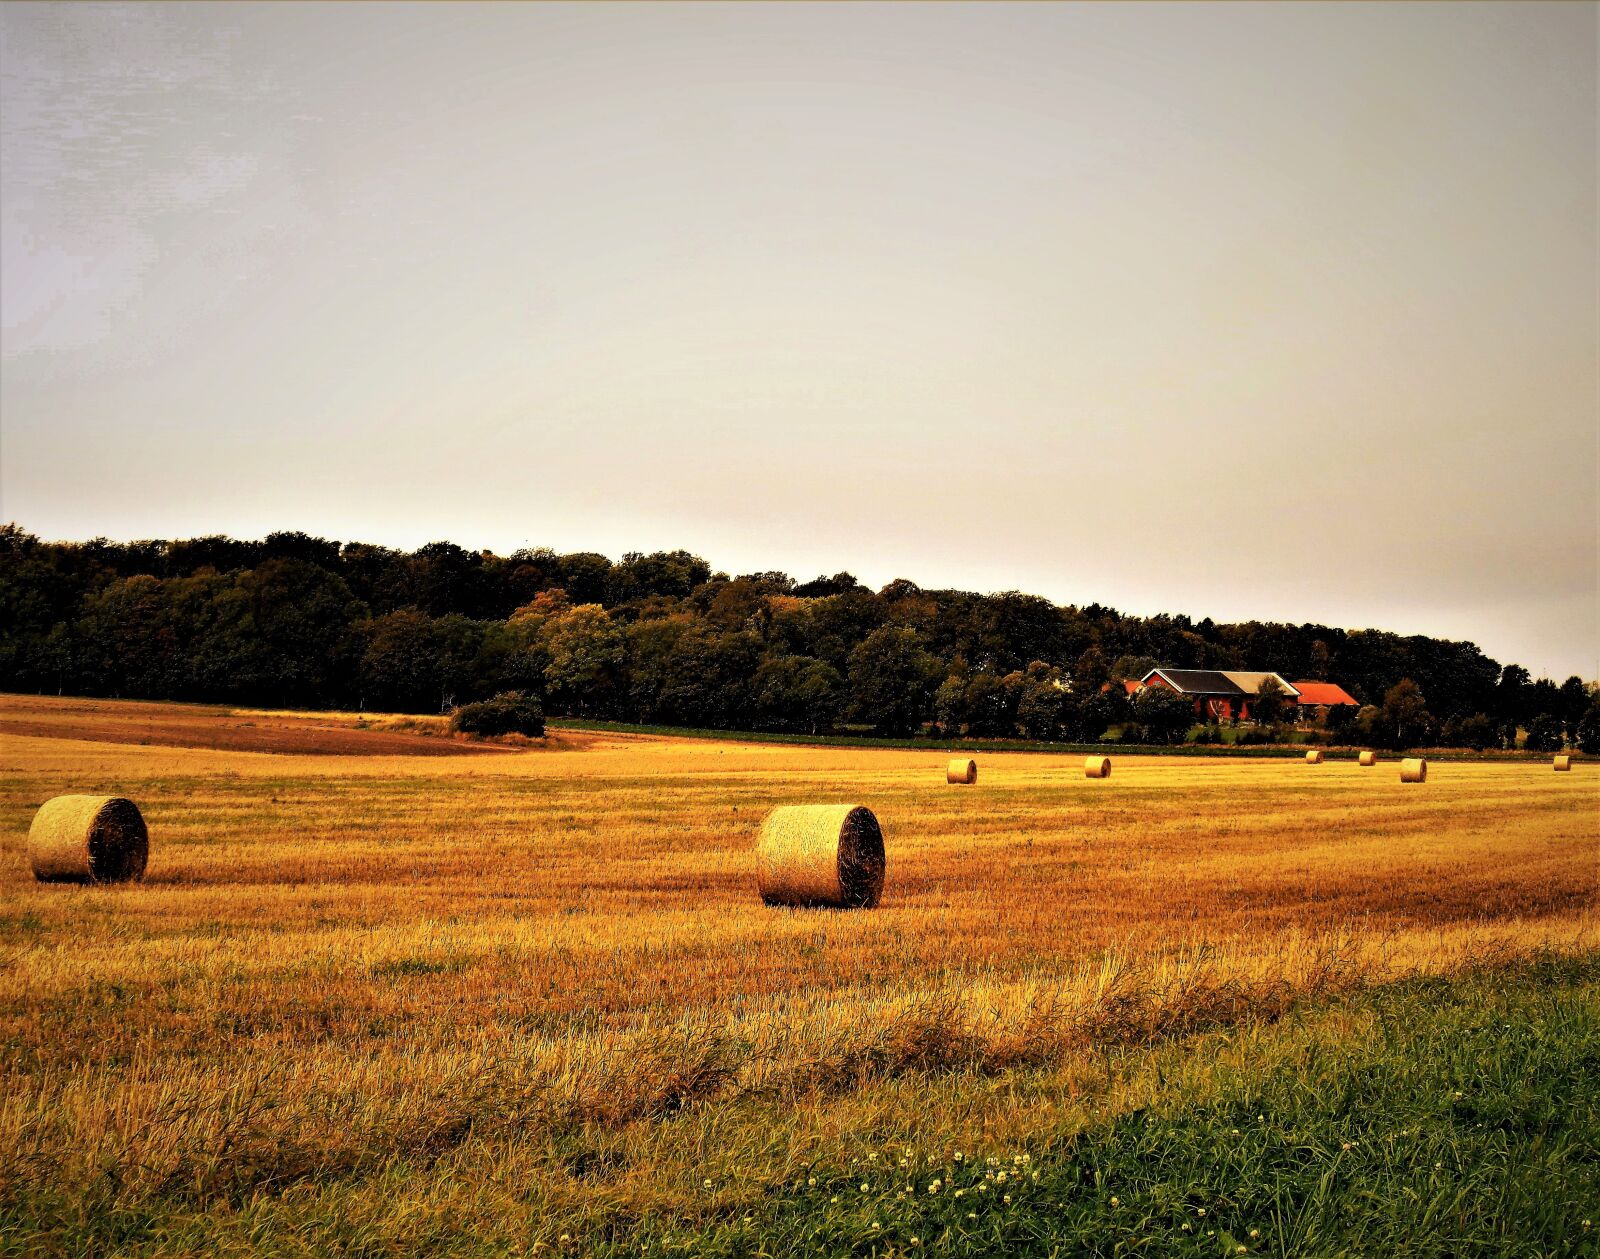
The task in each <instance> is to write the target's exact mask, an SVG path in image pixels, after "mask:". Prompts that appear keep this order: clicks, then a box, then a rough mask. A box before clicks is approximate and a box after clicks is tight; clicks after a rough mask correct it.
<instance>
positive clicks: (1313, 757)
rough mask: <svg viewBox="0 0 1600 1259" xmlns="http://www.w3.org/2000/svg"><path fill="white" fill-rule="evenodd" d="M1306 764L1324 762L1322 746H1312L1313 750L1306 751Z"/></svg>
mask: <svg viewBox="0 0 1600 1259" xmlns="http://www.w3.org/2000/svg"><path fill="white" fill-rule="evenodd" d="M1306 764H1307V765H1321V764H1322V749H1321V748H1312V749H1311V751H1309V752H1307V753H1306Z"/></svg>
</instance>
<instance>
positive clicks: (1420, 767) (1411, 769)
mask: <svg viewBox="0 0 1600 1259" xmlns="http://www.w3.org/2000/svg"><path fill="white" fill-rule="evenodd" d="M1400 781H1401V782H1403V783H1425V782H1427V781H1428V762H1427V761H1425V760H1423V759H1422V758H1421V757H1420V756H1418V757H1407V758H1406V759H1405V760H1403V761H1401V762H1400Z"/></svg>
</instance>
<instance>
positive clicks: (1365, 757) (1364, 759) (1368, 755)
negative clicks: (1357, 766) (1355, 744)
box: [1356, 752, 1378, 765]
mask: <svg viewBox="0 0 1600 1259" xmlns="http://www.w3.org/2000/svg"><path fill="white" fill-rule="evenodd" d="M1356 759H1357V760H1358V761H1360V762H1361V763H1362V764H1363V765H1376V764H1377V763H1378V754H1377V753H1376V752H1363V753H1362V754H1361V755H1360V756H1358V757H1357V758H1356Z"/></svg>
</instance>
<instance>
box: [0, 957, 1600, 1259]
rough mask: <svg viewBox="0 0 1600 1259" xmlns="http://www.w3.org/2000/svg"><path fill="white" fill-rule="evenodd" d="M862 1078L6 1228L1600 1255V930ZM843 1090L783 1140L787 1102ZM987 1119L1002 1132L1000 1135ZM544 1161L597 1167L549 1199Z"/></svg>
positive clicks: (516, 1248) (775, 1250) (962, 1252)
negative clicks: (1275, 1011)
mask: <svg viewBox="0 0 1600 1259" xmlns="http://www.w3.org/2000/svg"><path fill="white" fill-rule="evenodd" d="M875 1087H876V1088H877V1089H878V1090H879V1091H880V1092H879V1096H878V1099H877V1101H876V1103H873V1104H867V1105H863V1106H856V1105H854V1104H853V1103H852V1101H851V1099H850V1097H848V1096H840V1097H835V1098H834V1099H833V1100H832V1101H830V1100H829V1099H828V1098H827V1097H822V1098H819V1099H818V1101H817V1103H816V1104H815V1105H809V1104H802V1105H801V1106H799V1107H796V1106H794V1105H792V1104H789V1103H784V1102H779V1101H773V1100H770V1099H764V1098H761V1097H746V1098H742V1099H737V1100H731V1101H728V1102H723V1103H706V1104H703V1105H694V1106H689V1107H686V1108H685V1109H684V1110H683V1111H682V1112H680V1113H678V1114H677V1115H674V1116H669V1117H658V1118H654V1119H648V1120H641V1121H639V1122H638V1123H637V1124H635V1125H631V1128H632V1136H630V1135H629V1131H628V1130H621V1129H619V1130H615V1131H613V1130H611V1129H609V1128H604V1127H600V1128H596V1127H591V1126H588V1125H579V1126H577V1127H575V1128H572V1129H570V1130H567V1131H557V1132H546V1133H541V1132H540V1131H538V1130H537V1129H533V1128H530V1129H528V1130H527V1131H526V1132H524V1133H522V1134H520V1135H519V1134H502V1135H499V1136H492V1137H486V1138H485V1139H483V1140H481V1141H480V1140H478V1139H476V1138H473V1139H469V1140H467V1141H466V1142H465V1143H463V1144H461V1145H460V1146H459V1147H457V1148H455V1149H454V1151H453V1152H450V1153H445V1154H443V1155H441V1156H440V1157H439V1158H438V1159H437V1160H435V1159H433V1158H430V1157H426V1156H422V1155H416V1154H413V1155H406V1156H401V1157H398V1158H395V1159H393V1160H388V1161H385V1162H384V1164H383V1166H382V1167H381V1168H379V1169H375V1170H373V1171H370V1172H358V1171H354V1170H352V1171H350V1172H346V1173H334V1174H328V1175H323V1176H318V1177H316V1178H315V1179H311V1180H304V1181H295V1180H289V1181H285V1182H283V1183H280V1184H276V1185H271V1186H269V1185H265V1184H259V1185H257V1186H256V1187H255V1188H253V1189H250V1190H247V1191H245V1192H244V1193H242V1194H241V1195H239V1196H232V1195H224V1196H221V1197H217V1196H206V1197H204V1198H199V1199H197V1198H196V1197H195V1195H194V1194H193V1193H192V1192H190V1191H189V1190H188V1189H186V1187H185V1186H183V1185H181V1184H176V1185H174V1186H172V1187H171V1189H170V1190H168V1191H163V1192H158V1193H157V1194H156V1195H154V1196H153V1197H146V1198H143V1199H142V1200H139V1201H137V1202H133V1203H129V1204H128V1205H126V1206H123V1207H117V1206H113V1205H110V1204H108V1203H99V1202H96V1201H93V1200H89V1199H85V1198H84V1197H82V1196H81V1193H82V1189H83V1187H82V1186H80V1185H74V1184H62V1185H61V1186H59V1189H58V1191H57V1192H56V1193H53V1194H50V1195H47V1196H45V1197H43V1198H39V1197H35V1198H32V1199H31V1200H30V1198H29V1197H26V1196H23V1197H9V1198H6V1197H0V1255H6V1256H9V1255H29V1256H35V1255H41V1256H42V1255H63V1256H78V1255H113V1254H115V1255H122V1254H127V1255H134V1254H138V1255H151V1256H155V1255H161V1256H172V1255H191V1254H207V1255H211V1254H227V1255H252V1256H254V1255H284V1256H289V1255H294V1256H310V1255H317V1256H321V1255H351V1256H354V1255H362V1256H368V1255H370V1256H377V1255H384V1256H390V1255H418V1254H426V1255H438V1256H474V1257H478V1256H482V1257H485V1259H487V1257H489V1256H502V1255H549V1256H563V1257H565V1256H577V1255H584V1256H601V1257H604V1259H613V1257H620V1256H623V1255H630V1256H638V1255H679V1256H686V1255H692V1256H710V1257H725V1259H732V1257H734V1256H739V1257H750V1259H761V1257H769V1256H770V1257H771V1259H778V1257H780V1256H781V1257H784V1259H787V1257H790V1256H793V1257H796V1259H799V1257H804V1256H819V1257H820V1256H862V1257H867V1256H871V1257H881V1259H888V1257H889V1256H917V1257H919V1259H920V1257H921V1256H924V1255H928V1256H932V1255H939V1256H951V1257H966V1256H972V1257H976V1256H1012V1255H1015V1256H1062V1257H1065V1256H1079V1255H1091V1256H1113V1255H1115V1256H1166V1255H1173V1256H1204V1257H1209V1256H1219V1257H1220V1256H1225V1255H1238V1254H1241V1253H1243V1254H1250V1255H1273V1256H1319V1257H1320V1256H1371V1257H1373V1259H1377V1257H1380V1256H1381V1257H1384V1259H1387V1257H1389V1256H1404V1257H1410V1256H1436V1257H1438V1259H1445V1257H1447V1256H1448V1257H1450V1259H1457V1257H1460V1259H1475V1257H1479V1256H1481V1257H1483V1259H1489V1257H1490V1256H1495V1257H1499V1256H1512V1257H1517V1256H1526V1257H1527V1259H1534V1257H1536V1256H1537V1257H1538V1259H1549V1257H1552V1256H1597V1255H1600V1245H1597V1241H1596V1237H1597V1233H1600V1228H1597V1227H1596V1226H1600V954H1591V955H1588V956H1586V957H1580V958H1576V959H1565V960H1563V959H1558V958H1550V959H1547V960H1544V961H1540V962H1537V963H1531V964H1522V965H1518V966H1515V967H1508V968H1500V969H1490V970H1485V971H1482V972H1479V973H1475V974H1471V975H1467V976H1463V977H1459V978H1456V979H1454V980H1443V979H1440V980H1426V981H1422V980H1419V981H1412V982H1407V983H1403V984H1398V985H1394V986H1391V987H1388V988H1381V989H1374V990H1368V991H1366V992H1362V993H1358V994H1356V995H1354V996H1351V997H1349V998H1346V999H1344V1000H1340V1001H1333V1002H1327V1003H1322V1004H1318V1005H1314V1006H1308V1007H1305V1008H1301V1009H1298V1010H1295V1011H1293V1012H1291V1013H1290V1014H1289V1015H1288V1016H1286V1017H1285V1018H1283V1019H1282V1020H1280V1021H1278V1022H1276V1023H1262V1022H1255V1021H1252V1022H1246V1023H1243V1024H1240V1025H1238V1026H1234V1027H1229V1028H1223V1029H1219V1030H1216V1031H1212V1032H1207V1033H1204V1034H1201V1035H1197V1036H1194V1037H1190V1038H1187V1039H1181V1040H1174V1041H1168V1042H1165V1043H1162V1044H1158V1045H1155V1046H1148V1047H1143V1048H1126V1049H1120V1050H1106V1051H1104V1052H1103V1053H1098V1054H1092V1055H1088V1056H1087V1057H1086V1058H1085V1059H1084V1060H1083V1061H1081V1062H1075V1063H1070V1064H1062V1065H1061V1066H1059V1067H1040V1068H1036V1069H1029V1070H1018V1071H1012V1072H1006V1073H1004V1074H1003V1075H1001V1076H999V1077H995V1076H986V1075H983V1074H981V1073H975V1072H970V1071H954V1072H930V1073H922V1074H919V1073H912V1074H911V1075H909V1076H906V1077H902V1078H899V1079H895V1080H889V1081H884V1082H882V1083H881V1084H880V1085H878V1086H875ZM869 1091H870V1089H869ZM885 1102H891V1103H892V1104H889V1105H887V1106H885V1105H884V1103H885ZM834 1105H838V1106H839V1107H841V1109H840V1111H839V1112H838V1113H837V1119H838V1123H837V1125H832V1124H828V1125H827V1127H828V1128H829V1134H828V1135H826V1136H824V1135H823V1134H822V1133H820V1132H819V1133H818V1134H817V1135H818V1138H819V1140H818V1143H817V1144H816V1145H815V1147H814V1148H816V1149H817V1151H818V1154H817V1156H816V1158H815V1159H814V1160H813V1161H811V1162H810V1163H809V1164H804V1163H795V1162H793V1161H792V1157H791V1156H790V1155H788V1154H785V1153H784V1151H785V1150H788V1149H790V1148H791V1147H790V1146H789V1144H788V1142H787V1141H786V1140H785V1138H784V1133H785V1129H786V1128H790V1127H793V1126H794V1125H796V1124H799V1125H814V1124H816V1123H817V1122H818V1121H819V1119H823V1117H825V1116H826V1115H827V1114H829V1113H830V1109H829V1108H830V1107H832V1106H834ZM1021 1115H1025V1116H1027V1122H1026V1123H1025V1124H1024V1125H1023V1126H1022V1127H1020V1128H1019V1127H1018V1126H1017V1125H1016V1123H1015V1120H1017V1119H1018V1117H1019V1116H1021ZM1007 1116H1009V1121H1008V1119H1007ZM1008 1122H1009V1123H1010V1126H1009V1127H1008V1126H1007V1124H1008ZM997 1123H998V1124H999V1129H998V1131H1001V1132H1010V1133H1011V1134H1012V1135H1010V1136H995V1137H990V1136H986V1135H984V1134H987V1133H989V1132H991V1131H993V1130H995V1129H992V1127H991V1125H993V1124H997ZM813 1130H814V1129H813ZM956 1132H961V1133H964V1134H965V1136H964V1137H962V1138H959V1139H958V1138H955V1137H954V1136H952V1135H951V1134H953V1133H956ZM1023 1132H1025V1133H1026V1135H1025V1136H1019V1135H1018V1134H1019V1133H1023ZM630 1152H631V1155H632V1156H634V1157H639V1158H643V1159H646V1160H647V1162H648V1166H649V1172H648V1175H649V1178H650V1182H651V1185H653V1186H654V1188H652V1187H650V1186H647V1185H641V1184H639V1183H638V1182H635V1181H631V1180H630V1177H629V1175H628V1174H627V1173H628V1168H627V1163H628V1162H629V1157H630ZM3 1154H4V1152H3V1151H0V1156H3ZM219 1157H225V1152H223V1151H220V1150H219ZM902 1160H905V1162H904V1163H902ZM636 1170H644V1168H643V1166H641V1167H640V1168H638V1169H636ZM551 1177H555V1178H557V1179H558V1180H561V1181H566V1182H567V1183H569V1184H572V1185H578V1184H581V1185H582V1186H584V1187H585V1192H584V1193H583V1194H582V1195H581V1196H579V1197H578V1198H577V1199H572V1198H571V1197H567V1198H565V1199H564V1201H563V1205H561V1206H559V1207H557V1206H556V1205H555V1200H554V1199H552V1198H551V1197H550V1196H549V1192H550V1186H551V1183H552V1182H551V1179H550V1178H551ZM569 1177H571V1178H575V1179H572V1180H570V1181H569V1180H568V1178H569ZM702 1177H704V1178H705V1181H704V1183H703V1184H702ZM630 1184H631V1185H632V1188H631V1189H630V1188H629V1187H628V1186H629V1185H630ZM641 1191H642V1192H641ZM657 1191H659V1194H660V1196H657Z"/></svg>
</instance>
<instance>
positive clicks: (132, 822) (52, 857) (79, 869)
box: [28, 796, 150, 883]
mask: <svg viewBox="0 0 1600 1259" xmlns="http://www.w3.org/2000/svg"><path fill="white" fill-rule="evenodd" d="M149 859H150V836H149V833H148V832H147V831H146V830H145V828H144V818H143V817H141V816H140V814H139V807H138V805H136V804H134V802H133V801H132V800H125V799H123V798H122V797H121V796H56V797H55V798H54V799H53V800H46V801H45V802H44V804H43V805H42V806H41V807H40V809H39V811H38V812H37V813H35V814H34V815H33V825H32V826H30V827H29V828H28V861H29V862H30V863H31V864H32V866H33V877H34V878H36V879H38V880H39V882H41V883H125V882H128V881H129V880H136V879H142V878H143V877H144V867H145V863H146V862H147V861H148V860H149Z"/></svg>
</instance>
